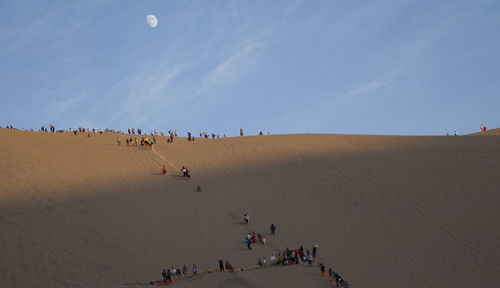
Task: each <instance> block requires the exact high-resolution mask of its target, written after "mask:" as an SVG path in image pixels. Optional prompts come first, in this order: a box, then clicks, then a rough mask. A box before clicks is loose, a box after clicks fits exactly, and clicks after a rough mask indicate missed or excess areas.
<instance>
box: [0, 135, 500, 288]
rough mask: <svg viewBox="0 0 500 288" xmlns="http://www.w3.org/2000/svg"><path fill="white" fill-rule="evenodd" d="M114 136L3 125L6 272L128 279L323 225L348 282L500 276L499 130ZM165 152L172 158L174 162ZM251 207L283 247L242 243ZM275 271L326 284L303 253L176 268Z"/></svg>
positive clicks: (298, 236) (320, 230)
mask: <svg viewBox="0 0 500 288" xmlns="http://www.w3.org/2000/svg"><path fill="white" fill-rule="evenodd" d="M115 137H116V136H115V135H113V134H109V135H97V136H94V137H92V138H91V139H87V137H86V136H85V135H83V134H82V135H78V136H74V135H69V134H40V133H32V132H20V131H11V130H6V129H0V159H1V161H0V259H1V260H0V271H2V272H1V273H0V286H1V287H120V286H121V284H124V283H129V282H135V281H137V280H139V281H149V280H152V279H159V278H160V273H161V269H163V268H166V267H169V266H171V265H175V266H176V267H180V266H181V265H182V264H184V263H185V264H187V265H188V267H190V266H191V265H192V263H196V264H198V266H199V267H200V268H202V269H203V268H215V267H216V265H217V259H218V258H219V257H223V258H224V259H226V258H227V259H230V260H231V262H232V263H233V264H234V265H235V266H246V265H252V264H255V262H256V259H257V258H258V257H262V256H266V257H269V256H270V255H271V253H273V252H274V249H273V247H280V248H286V247H289V248H295V247H298V245H300V244H303V245H305V246H310V245H312V244H313V243H314V242H316V241H317V242H318V243H319V244H320V251H319V256H320V260H321V261H323V262H325V263H326V264H327V267H328V265H331V266H333V267H334V269H335V270H337V271H339V272H340V273H341V274H342V275H343V276H344V277H346V279H347V280H350V283H351V286H352V287H430V286H432V287H466V286H469V287H498V283H499V282H500V249H499V244H498V243H500V229H498V227H499V224H500V212H499V211H500V210H499V207H500V195H499V193H500V177H499V176H498V175H500V137H498V136H491V137H397V136H354V135H283V136H261V137H242V138H230V139H223V140H222V139H221V140H202V139H197V140H196V141H195V142H194V143H193V142H191V143H188V142H186V141H185V139H177V140H178V141H176V142H175V143H173V144H167V143H165V141H166V139H165V138H163V139H161V140H160V142H161V143H160V144H158V145H157V146H156V147H155V150H156V152H157V153H158V154H155V153H153V152H152V151H149V150H139V149H136V148H131V147H124V146H122V147H118V146H117V145H116V142H115ZM159 138H160V137H159ZM122 143H124V137H123V136H122ZM159 155H161V156H162V157H164V158H165V159H168V161H169V162H170V163H171V164H172V165H173V166H175V171H174V169H173V168H172V167H170V166H167V167H168V168H169V175H168V176H167V177H162V176H160V175H159V172H160V169H161V165H162V164H164V163H165V161H164V160H163V159H162V157H160V156H159ZM165 164H167V163H165ZM167 165H168V164H167ZM182 165H186V166H187V167H189V168H190V169H191V171H192V173H193V177H192V179H191V180H190V181H186V180H185V179H183V178H181V177H179V176H178V174H179V173H178V171H177V169H179V168H180V167H181V166H182ZM196 184H200V185H201V186H202V189H203V191H202V193H196V192H194V190H195V186H196ZM244 212H249V213H250V215H251V225H250V227H248V228H250V229H252V230H255V231H262V232H267V231H268V226H269V225H270V223H271V222H274V223H276V224H277V225H278V234H277V235H276V236H274V237H271V236H268V237H267V239H268V242H270V243H271V244H272V247H271V246H269V247H263V246H259V245H255V246H254V249H253V250H252V251H248V250H247V249H246V247H245V246H244V244H243V242H242V241H243V238H244V236H245V234H246V232H247V229H246V228H247V227H245V226H242V225H240V224H239V219H238V217H240V216H241V215H242V214H243V213H244ZM285 283H286V284H285ZM278 285H286V286H287V287H308V286H314V287H330V283H329V282H328V281H327V280H325V279H323V278H321V277H320V276H319V271H318V269H317V268H314V270H310V269H308V268H307V267H306V266H295V267H279V268H276V269H265V270H255V271H249V272H241V273H235V274H230V273H224V274H220V273H216V274H210V275H204V276H203V277H200V278H197V279H189V280H185V281H182V282H179V283H178V284H176V286H178V287H272V286H278Z"/></svg>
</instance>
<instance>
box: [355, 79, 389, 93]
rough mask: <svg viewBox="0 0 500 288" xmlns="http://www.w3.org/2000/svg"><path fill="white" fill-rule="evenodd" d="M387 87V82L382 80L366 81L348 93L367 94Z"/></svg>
mask: <svg viewBox="0 0 500 288" xmlns="http://www.w3.org/2000/svg"><path fill="white" fill-rule="evenodd" d="M386 87H387V83H386V82H385V81H382V80H375V81H370V82H368V83H365V84H363V85H361V86H358V87H355V88H352V89H350V90H349V91H348V92H347V94H349V95H358V94H366V93H372V92H375V91H378V90H381V89H384V88H386Z"/></svg>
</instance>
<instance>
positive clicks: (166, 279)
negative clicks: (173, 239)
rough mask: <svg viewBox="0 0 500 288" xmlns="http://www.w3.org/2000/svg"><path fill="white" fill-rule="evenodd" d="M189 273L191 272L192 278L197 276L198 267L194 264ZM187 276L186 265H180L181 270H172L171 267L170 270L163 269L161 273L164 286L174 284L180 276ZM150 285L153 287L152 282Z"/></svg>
mask: <svg viewBox="0 0 500 288" xmlns="http://www.w3.org/2000/svg"><path fill="white" fill-rule="evenodd" d="M191 271H192V274H191V275H193V276H196V275H198V267H197V266H196V264H193V268H192V269H191ZM188 275H189V273H188V268H187V266H186V264H184V265H182V270H181V269H177V268H174V267H173V266H172V268H170V269H163V272H162V273H161V276H162V278H163V281H162V282H163V284H164V285H168V284H171V283H176V282H178V281H179V280H180V278H181V276H184V277H186V276H188ZM150 284H151V285H153V282H152V281H151V283H150Z"/></svg>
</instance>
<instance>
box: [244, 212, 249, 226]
mask: <svg viewBox="0 0 500 288" xmlns="http://www.w3.org/2000/svg"><path fill="white" fill-rule="evenodd" d="M243 219H244V220H245V224H248V222H250V215H248V213H245V215H243Z"/></svg>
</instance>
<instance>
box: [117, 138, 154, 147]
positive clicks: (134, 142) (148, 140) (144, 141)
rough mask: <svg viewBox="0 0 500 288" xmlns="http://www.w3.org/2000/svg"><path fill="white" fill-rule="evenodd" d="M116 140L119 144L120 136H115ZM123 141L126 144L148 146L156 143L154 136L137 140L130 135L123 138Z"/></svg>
mask: <svg viewBox="0 0 500 288" xmlns="http://www.w3.org/2000/svg"><path fill="white" fill-rule="evenodd" d="M116 142H117V143H118V145H121V140H120V137H116ZM125 143H127V146H137V147H141V146H142V147H143V146H148V147H149V148H153V144H156V138H155V137H154V136H153V137H152V138H149V137H142V138H141V139H140V140H139V142H138V141H137V138H134V139H132V137H130V138H125Z"/></svg>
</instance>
